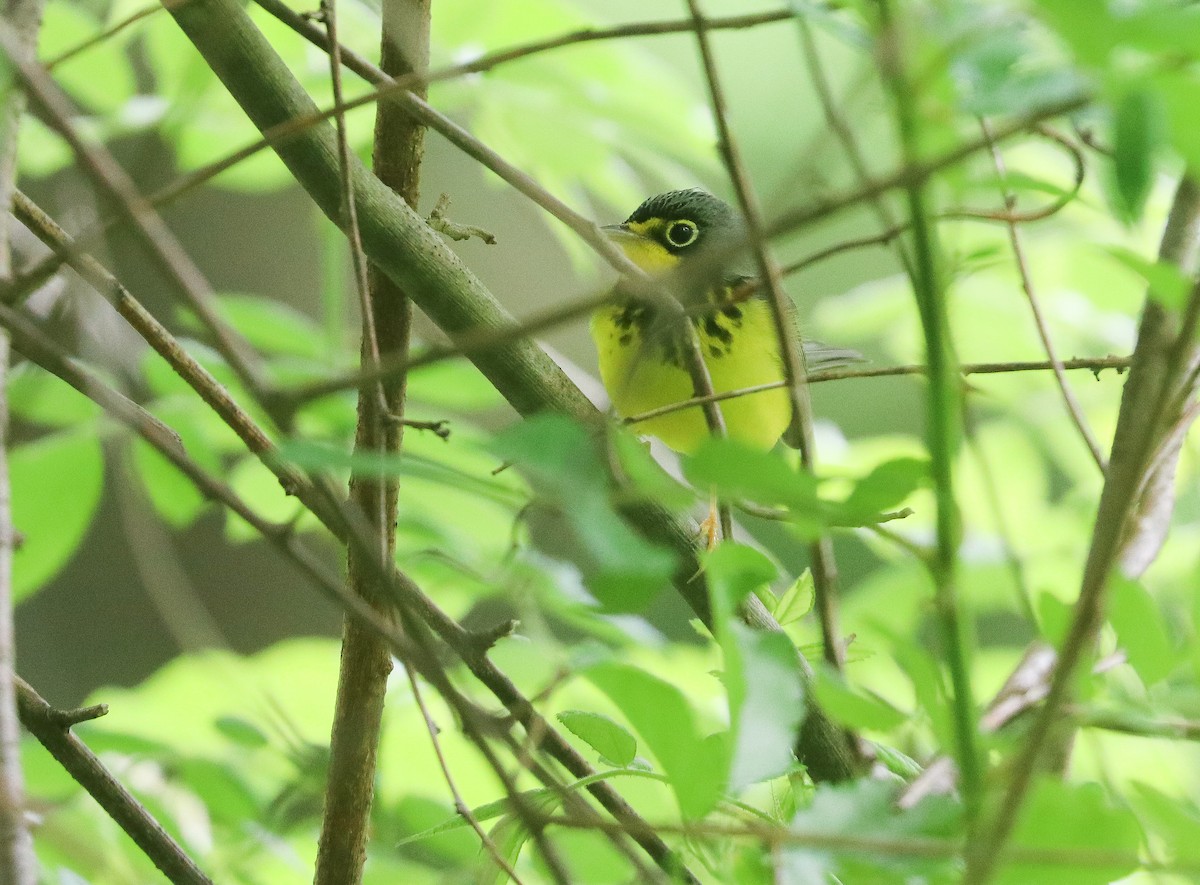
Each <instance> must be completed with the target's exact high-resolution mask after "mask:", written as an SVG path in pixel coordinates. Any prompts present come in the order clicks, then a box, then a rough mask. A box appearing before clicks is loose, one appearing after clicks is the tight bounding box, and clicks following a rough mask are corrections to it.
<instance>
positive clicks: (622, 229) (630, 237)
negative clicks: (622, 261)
mask: <svg viewBox="0 0 1200 885" xmlns="http://www.w3.org/2000/svg"><path fill="white" fill-rule="evenodd" d="M600 230H602V231H604V235H605V236H606V237H608V238H609V240H611V241H612V242H613V243H614V244H615V245H617V246H619V247H620V248H621V251H622V252H624V253H625V254H626V255H627V256H628V257H629V259H630V260H631V261H633V262H637V260H638V257H639V256H640V255H641V254H642V252H643V251H644V250H645V249H646V246H647V245H648V244H649V243H650V242H652V241H651V240H650V238H649V237H647V236H645V235H643V234H639V233H636V232H635V231H632V230H630V229H629V225H628V224H606V225H604V226H603V227H601V228H600Z"/></svg>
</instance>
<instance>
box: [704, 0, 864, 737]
mask: <svg viewBox="0 0 1200 885" xmlns="http://www.w3.org/2000/svg"><path fill="white" fill-rule="evenodd" d="M687 5H688V10H689V12H690V13H691V16H692V23H693V28H694V30H695V33H696V43H697V48H698V50H699V53H700V60H701V64H702V68H703V71H704V78H705V81H706V83H707V84H708V97H709V103H710V105H711V107H712V113H713V118H714V120H715V121H716V125H717V144H718V146H719V149H720V152H721V156H722V159H724V161H725V167H726V170H727V171H728V174H729V178H730V180H731V181H732V183H733V189H734V192H735V193H736V194H737V200H738V205H739V207H740V208H741V212H742V217H743V218H744V219H745V223H746V229H747V235H748V239H749V243H750V248H751V250H752V252H753V253H754V258H755V261H756V263H757V265H758V272H759V281H760V285H763V284H765V287H766V290H767V296H768V299H767V300H768V303H769V304H770V306H771V314H772V317H773V319H774V322H775V333H776V336H777V343H778V347H779V354H780V356H781V357H782V362H783V374H784V382H785V386H786V390H787V392H788V400H789V402H790V405H791V411H792V421H793V422H795V426H796V427H797V428H798V429H799V438H798V440H797V443H798V447H799V449H800V464H801V467H802V469H804V470H806V471H808V472H810V473H811V472H813V471H814V470H815V469H816V443H815V440H814V437H813V428H812V400H811V399H810V398H809V393H808V384H807V379H808V367H807V366H806V364H805V359H804V349H803V348H802V347H801V344H800V341H799V340H798V337H797V329H796V326H795V323H794V322H793V321H792V317H791V312H792V311H794V310H795V308H794V307H793V306H792V305H791V302H790V299H789V298H788V295H787V293H786V292H784V291H783V277H782V274H781V273H780V270H779V264H778V263H777V262H776V261H775V259H774V258H773V257H772V255H771V254H770V252H769V251H768V249H767V246H766V240H765V239H764V237H763V222H762V208H761V207H760V205H759V202H758V198H757V196H756V195H755V194H754V190H753V188H752V187H751V185H750V179H749V176H748V174H747V172H746V167H745V164H744V163H743V162H742V157H741V151H740V149H739V148H738V143H737V140H736V138H735V137H734V134H733V132H732V130H731V129H730V127H729V116H728V112H727V110H726V103H725V95H724V90H723V89H722V86H721V80H720V75H719V74H718V72H717V64H716V59H715V58H714V57H713V51H712V45H711V43H710V41H709V39H708V34H707V27H708V26H707V22H706V21H705V19H704V15H703V13H702V12H701V10H700V5H699V3H698V0H688V4H687ZM808 550H809V559H810V561H811V566H812V576H813V595H814V607H815V608H816V611H817V620H818V623H819V624H820V628H821V641H822V646H823V649H824V656H825V660H826V661H828V662H829V663H830V664H832V665H833V667H834V668H837V669H840V668H841V667H842V665H843V663H844V661H843V659H842V655H843V643H842V635H841V627H840V626H839V623H838V620H839V619H838V610H837V563H836V561H835V560H834V558H833V544H832V543H831V541H830V539H829V535H828V534H827V533H825V532H822V533H821V534H820V535H819V536H818V537H817V538H816V540H814V541H813V542H812V543H811V544H810V545H809V548H808ZM851 743H852V742H851Z"/></svg>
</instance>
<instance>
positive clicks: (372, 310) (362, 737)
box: [314, 0, 494, 885]
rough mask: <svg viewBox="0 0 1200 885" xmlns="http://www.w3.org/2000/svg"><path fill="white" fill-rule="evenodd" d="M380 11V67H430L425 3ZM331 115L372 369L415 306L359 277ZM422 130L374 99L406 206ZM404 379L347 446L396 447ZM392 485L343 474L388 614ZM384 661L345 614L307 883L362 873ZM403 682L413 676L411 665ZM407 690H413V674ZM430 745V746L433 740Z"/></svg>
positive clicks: (378, 644)
mask: <svg viewBox="0 0 1200 885" xmlns="http://www.w3.org/2000/svg"><path fill="white" fill-rule="evenodd" d="M321 8H322V10H323V11H324V19H325V27H326V29H327V31H328V35H329V45H330V47H331V48H332V51H331V52H330V54H329V63H330V73H331V77H332V80H333V87H334V103H335V104H338V105H340V104H341V101H342V98H341V91H342V90H341V73H342V62H341V57H340V52H339V47H340V43H339V42H338V36H337V6H336V3H335V0H323V2H322V7H321ZM382 15H383V19H382V21H383V24H382V37H381V43H382V50H381V53H382V63H383V65H384V67H385V68H388V69H389V70H391V71H394V72H395V73H403V72H405V71H408V70H413V69H418V70H419V69H423V68H424V67H425V66H427V65H428V63H429V0H385V2H384V4H383V8H382ZM401 41H403V42H401ZM336 119H337V157H338V170H339V184H340V191H341V193H340V206H339V210H340V214H341V215H342V216H343V217H344V218H345V219H346V233H347V236H348V238H349V241H350V253H351V258H352V260H353V265H354V283H355V289H356V291H357V292H358V296H359V303H360V310H361V313H362V344H361V348H360V359H361V363H362V366H363V368H364V369H374V370H376V371H378V369H379V367H380V365H381V364H382V361H383V359H384V357H385V356H386V357H388V358H389V359H396V358H400V359H403V358H404V357H406V356H407V355H408V339H409V330H410V327H411V324H412V307H411V305H410V302H409V300H408V298H407V296H406V295H405V294H404V292H403V291H401V290H400V289H399V288H398V287H397V286H395V285H394V284H393V283H392V281H391V280H390V279H388V278H387V277H386V276H384V275H383V274H381V273H378V272H373V273H371V275H370V279H369V280H368V272H367V260H366V256H365V255H364V254H363V248H362V239H361V232H360V228H359V223H358V212H357V208H356V204H357V200H356V194H355V192H354V188H353V186H352V182H351V175H352V167H351V165H350V149H349V146H348V144H347V141H346V132H345V119H344V117H343V116H342V115H341V114H339V115H338V116H337V118H336ZM423 136H424V131H423V129H422V128H421V127H419V126H413V125H411V124H410V123H409V120H408V118H407V117H404V116H402V115H400V114H398V113H396V111H395V109H394V108H393V107H392V106H391V105H385V104H380V105H379V106H378V108H377V117H376V120H375V146H374V155H373V161H374V165H375V170H376V174H377V175H378V176H379V177H380V179H381V180H382V181H383V183H384V184H386V185H389V186H390V187H391V188H392V189H393V190H396V191H397V192H398V193H399V194H400V195H401V196H403V197H405V198H406V199H407V200H408V203H409V205H410V206H413V207H414V208H415V207H416V202H417V199H416V198H417V189H418V175H419V170H420V158H421V154H422V151H423ZM405 381H406V377H405V376H404V375H399V376H394V377H392V378H389V379H388V380H387V381H383V380H376V381H372V382H364V383H363V384H362V386H361V387H359V394H358V426H357V429H356V432H355V439H354V450H355V452H358V453H364V452H383V453H388V454H395V453H396V452H398V451H399V449H400V439H401V435H402V432H403V425H401V424H399V423H397V422H394V421H392V420H390V419H391V418H392V417H393V416H396V417H401V416H403V414H404V395H405ZM397 489H398V481H397V479H396V478H395V477H387V476H384V475H382V474H381V475H379V476H368V475H358V474H356V475H354V476H352V477H351V480H350V500H351V502H352V504H353V506H355V507H357V508H358V509H359V511H360V512H361V513H362V515H363V517H364V521H365V522H366V524H367V525H366V529H367V531H368V532H369V539H370V544H369V545H368V549H367V550H366V551H365V556H364V553H360V552H359V549H358V547H357V545H353V544H352V545H350V548H349V551H348V553H349V563H348V574H349V581H350V587H351V590H352V591H353V592H354V593H355V594H357V595H358V596H360V597H361V598H362V599H364V600H365V601H366V602H368V603H369V604H370V605H373V606H374V607H375V608H377V609H378V610H379V611H380V612H381V613H382V614H383V615H384V616H385V617H389V615H388V613H387V611H388V608H390V606H389V605H388V601H387V598H386V596H385V595H384V594H383V593H382V592H381V588H380V587H379V586H378V582H377V581H376V578H375V574H376V573H377V572H378V571H379V568H380V563H389V564H390V563H391V562H393V561H394V559H395V553H396V533H395V528H394V527H395V525H396V496H397ZM391 669H392V658H391V649H390V648H389V644H388V642H387V641H386V639H385V638H384V637H381V636H379V635H378V634H377V633H375V632H374V631H372V630H371V629H370V628H369V627H368V626H367V625H365V624H362V623H360V622H359V621H357V620H356V619H354V618H352V617H349V616H347V618H346V620H345V623H344V625H343V628H342V656H341V664H340V668H339V673H338V689H337V698H336V701H335V704H334V713H333V728H332V732H331V736H330V759H329V774H328V778H327V781H326V787H325V809H324V816H323V819H322V823H321V838H320V843H319V847H318V849H317V862H316V875H315V878H314V882H315V885H357V883H359V882H360V881H361V879H362V870H363V865H364V864H365V862H366V849H367V838H368V832H369V829H370V818H371V802H372V798H373V795H374V787H375V771H376V753H377V752H378V748H379V735H380V729H381V726H382V719H383V704H384V696H385V693H386V691H387V681H388V674H389V673H390V672H391ZM409 678H410V679H413V678H414V677H413V675H412V673H411V671H410V672H409ZM414 696H415V697H420V694H419V689H416V683H415V681H414ZM431 734H432V732H431ZM434 741H435V743H436V737H435V738H434ZM484 844H485V845H489V844H490V840H485V842H484ZM492 850H493V851H494V846H493V848H492Z"/></svg>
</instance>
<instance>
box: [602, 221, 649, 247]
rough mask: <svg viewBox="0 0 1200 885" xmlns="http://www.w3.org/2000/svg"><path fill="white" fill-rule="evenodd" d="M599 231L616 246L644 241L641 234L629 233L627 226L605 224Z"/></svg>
mask: <svg viewBox="0 0 1200 885" xmlns="http://www.w3.org/2000/svg"><path fill="white" fill-rule="evenodd" d="M600 230H602V231H604V235H605V236H606V237H608V238H609V239H610V240H612V241H613V242H614V243H617V244H621V243H629V242H633V241H635V240H641V239H644V237H642V235H641V234H635V233H634V232H633V231H631V230H630V229H629V225H628V224H606V225H604V226H603V227H601V228H600Z"/></svg>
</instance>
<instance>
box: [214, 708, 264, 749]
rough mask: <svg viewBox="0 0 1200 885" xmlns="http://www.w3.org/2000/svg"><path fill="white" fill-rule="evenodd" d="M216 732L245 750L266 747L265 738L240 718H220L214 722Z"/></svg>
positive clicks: (249, 723)
mask: <svg viewBox="0 0 1200 885" xmlns="http://www.w3.org/2000/svg"><path fill="white" fill-rule="evenodd" d="M216 726H217V731H219V732H221V734H223V735H225V737H227V738H229V739H230V740H231V741H233V742H234V743H235V744H237V745H238V746H241V747H246V748H247V749H257V748H258V747H265V746H267V743H268V741H267V736H266V735H265V734H263V733H262V731H261V730H260V729H259V727H258V726H257V725H255V724H254V723H253V722H250V721H249V720H247V719H243V718H241V717H240V716H221V717H218V719H217V721H216Z"/></svg>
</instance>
